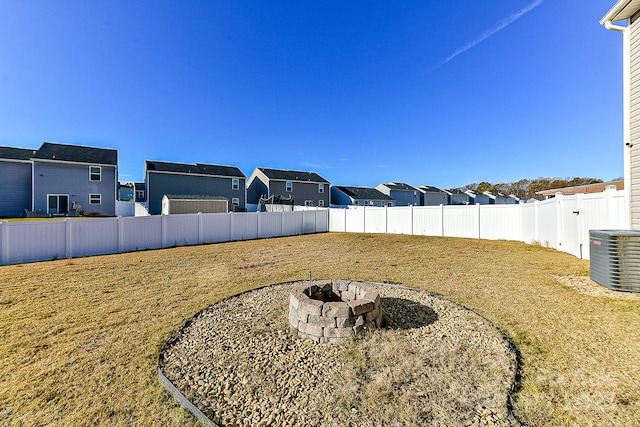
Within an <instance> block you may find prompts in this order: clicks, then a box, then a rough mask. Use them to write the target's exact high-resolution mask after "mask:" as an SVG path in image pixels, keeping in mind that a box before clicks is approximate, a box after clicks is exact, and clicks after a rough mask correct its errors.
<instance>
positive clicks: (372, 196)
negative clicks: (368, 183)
mask: <svg viewBox="0 0 640 427" xmlns="http://www.w3.org/2000/svg"><path fill="white" fill-rule="evenodd" d="M335 187H336V188H337V189H338V190H340V191H342V192H343V193H344V194H346V195H347V196H349V197H353V198H354V199H363V200H389V201H392V200H393V199H392V198H391V197H389V196H387V195H386V194H384V193H382V192H380V191H378V190H376V189H375V188H369V187H346V186H344V185H336V186H335Z"/></svg>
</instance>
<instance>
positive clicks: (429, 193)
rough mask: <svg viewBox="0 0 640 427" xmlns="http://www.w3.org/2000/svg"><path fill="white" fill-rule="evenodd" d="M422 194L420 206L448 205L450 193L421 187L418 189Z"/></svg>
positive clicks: (427, 186) (434, 188) (425, 186)
mask: <svg viewBox="0 0 640 427" xmlns="http://www.w3.org/2000/svg"><path fill="white" fill-rule="evenodd" d="M418 190H419V191H420V193H422V203H421V205H422V206H440V205H448V204H449V197H450V193H449V192H447V191H444V190H441V189H439V188H437V187H432V186H430V185H421V186H420V187H418Z"/></svg>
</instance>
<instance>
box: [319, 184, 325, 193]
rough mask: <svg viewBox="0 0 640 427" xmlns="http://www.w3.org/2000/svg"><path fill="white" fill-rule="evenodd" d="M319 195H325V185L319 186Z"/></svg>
mask: <svg viewBox="0 0 640 427" xmlns="http://www.w3.org/2000/svg"><path fill="white" fill-rule="evenodd" d="M318 193H324V184H318Z"/></svg>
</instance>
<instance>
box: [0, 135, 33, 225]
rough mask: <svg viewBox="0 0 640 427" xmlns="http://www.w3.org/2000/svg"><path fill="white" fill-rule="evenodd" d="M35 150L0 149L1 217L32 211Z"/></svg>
mask: <svg viewBox="0 0 640 427" xmlns="http://www.w3.org/2000/svg"><path fill="white" fill-rule="evenodd" d="M34 153H35V150H31V149H27V148H13V147H0V177H2V178H1V179H0V217H10V216H20V215H22V214H23V213H24V212H25V210H31V157H32V156H33V155H34Z"/></svg>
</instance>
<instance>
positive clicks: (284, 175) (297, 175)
mask: <svg viewBox="0 0 640 427" xmlns="http://www.w3.org/2000/svg"><path fill="white" fill-rule="evenodd" d="M257 169H259V170H261V171H262V173H264V174H265V175H266V177H267V178H269V179H274V180H281V181H307V182H318V183H329V181H327V180H326V179H324V178H323V177H321V176H320V175H318V174H317V173H315V172H302V171H292V170H281V169H269V168H257Z"/></svg>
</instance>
